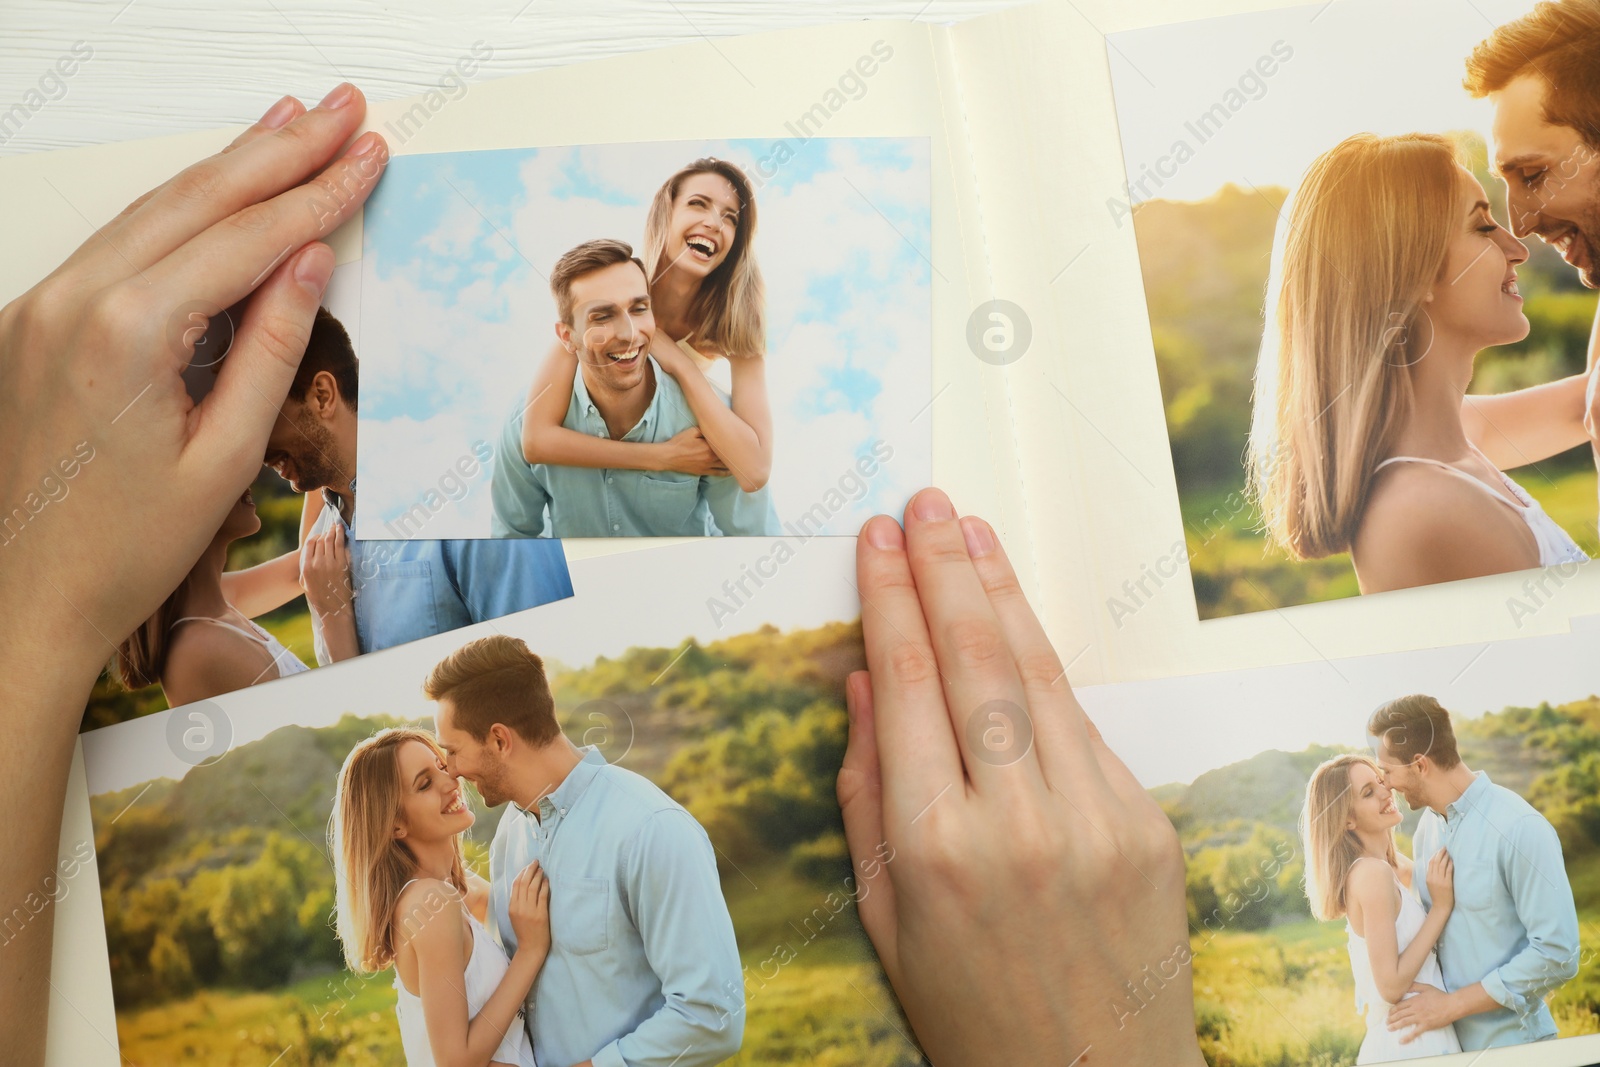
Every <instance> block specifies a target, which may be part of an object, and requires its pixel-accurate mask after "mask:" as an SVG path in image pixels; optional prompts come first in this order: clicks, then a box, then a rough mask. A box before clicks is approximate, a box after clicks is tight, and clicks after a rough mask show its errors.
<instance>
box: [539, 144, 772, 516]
mask: <svg viewBox="0 0 1600 1067" xmlns="http://www.w3.org/2000/svg"><path fill="white" fill-rule="evenodd" d="M755 233H756V201H755V192H754V190H753V189H752V188H751V186H750V181H749V179H748V178H746V177H745V174H744V171H742V170H740V169H739V167H738V166H736V165H735V164H733V163H730V162H728V161H727V160H722V159H712V158H709V157H708V158H704V159H697V160H695V161H694V162H692V163H690V164H688V165H687V166H685V167H683V168H682V169H680V170H679V171H678V172H677V173H675V174H673V175H672V177H670V178H668V179H667V180H666V182H665V183H664V184H663V185H662V186H661V188H660V189H658V190H657V191H656V194H655V196H654V198H653V199H652V200H651V202H650V210H649V214H648V216H647V217H646V219H645V232H644V241H643V254H642V259H643V262H644V266H645V272H646V273H647V275H648V276H649V282H650V306H651V311H652V312H653V313H654V315H655V321H656V326H657V333H656V337H655V339H654V340H653V342H651V343H650V344H649V346H648V347H649V351H648V353H647V354H648V355H649V357H650V358H652V359H654V360H655V361H656V362H657V363H658V364H659V365H660V366H661V369H662V370H664V371H666V372H667V373H668V374H670V375H672V376H673V378H674V379H675V380H676V381H677V383H678V386H679V388H681V389H682V390H683V394H684V397H685V398H686V399H687V400H688V402H689V407H690V409H691V410H692V411H693V414H694V417H695V421H696V422H698V423H699V428H698V429H690V430H685V431H683V432H682V433H681V434H679V435H677V436H676V437H674V438H672V439H671V440H670V441H666V442H661V443H646V442H632V441H626V442H625V441H615V440H609V439H606V438H600V437H592V436H589V435H587V434H583V433H579V432H578V431H576V430H571V429H567V428H565V427H563V426H562V425H561V423H562V420H563V419H564V418H565V417H566V414H567V408H568V406H569V405H570V404H571V403H572V382H573V378H574V376H575V375H576V373H577V369H578V357H577V354H576V352H574V351H572V350H570V349H568V348H566V347H564V346H562V345H560V344H557V345H555V346H554V347H553V348H552V349H551V350H550V354H549V356H548V357H546V359H545V361H544V364H543V366H541V367H540V369H539V373H538V375H537V376H535V378H534V381H533V384H532V386H530V387H529V391H528V400H527V407H526V408H525V411H526V415H525V416H524V419H523V425H522V454H523V458H524V459H525V460H527V462H528V463H530V464H539V463H543V464H553V465H557V466H564V467H612V468H620V469H624V470H646V471H651V470H656V471H660V470H670V471H678V472H681V473H684V474H698V475H722V474H727V475H732V477H733V478H734V479H735V480H736V481H737V482H738V483H739V488H741V489H743V490H744V491H745V492H746V493H753V492H755V491H756V490H758V489H761V488H762V487H764V486H765V485H766V484H767V478H768V475H769V474H770V473H771V471H772V410H771V407H770V405H769V404H768V402H767V384H766V327H765V315H766V289H765V286H764V284H763V282H762V280H761V269H760V267H759V266H757V264H756V258H755V250H754V248H753V247H752V242H753V241H754V239H755ZM580 347H581V346H580ZM644 355H646V353H643V352H633V353H629V354H626V358H627V359H640V358H643V356H644ZM718 359H725V360H727V362H728V369H729V376H730V385H731V387H732V398H731V402H730V401H729V400H724V398H723V396H722V394H721V393H720V391H719V390H718V389H717V388H716V387H714V386H713V385H712V384H711V382H710V380H709V379H708V378H707V377H706V373H705V372H706V370H708V369H709V368H710V367H712V366H714V365H715V363H716V361H717V360H718ZM730 405H731V406H730Z"/></svg>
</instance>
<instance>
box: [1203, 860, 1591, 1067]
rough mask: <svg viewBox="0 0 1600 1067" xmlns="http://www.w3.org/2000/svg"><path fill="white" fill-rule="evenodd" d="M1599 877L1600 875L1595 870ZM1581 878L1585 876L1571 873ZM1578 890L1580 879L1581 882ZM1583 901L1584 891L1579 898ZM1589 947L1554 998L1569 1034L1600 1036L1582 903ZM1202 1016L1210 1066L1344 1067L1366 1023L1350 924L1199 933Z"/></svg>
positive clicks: (1588, 920)
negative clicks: (1359, 1006) (1358, 1004)
mask: <svg viewBox="0 0 1600 1067" xmlns="http://www.w3.org/2000/svg"><path fill="white" fill-rule="evenodd" d="M1591 873H1593V872H1591ZM1573 878H1574V882H1575V883H1577V881H1578V880H1579V872H1578V871H1574V872H1573ZM1574 888H1576V884H1575V887H1574ZM1580 898H1581V894H1580ZM1579 919H1580V922H1581V923H1582V928H1583V941H1584V945H1585V947H1586V949H1588V951H1586V952H1585V953H1584V954H1583V959H1582V963H1581V964H1580V966H1579V971H1578V976H1577V977H1576V978H1574V979H1573V980H1572V981H1571V982H1568V983H1567V984H1566V985H1564V986H1562V987H1561V989H1560V990H1558V991H1557V992H1556V994H1555V996H1554V997H1553V998H1552V999H1551V1001H1550V1010H1551V1014H1552V1015H1554V1016H1555V1020H1556V1026H1557V1027H1558V1028H1559V1030H1560V1035H1561V1036H1562V1037H1576V1036H1578V1035H1580V1034H1593V1033H1600V961H1597V959H1596V958H1595V953H1594V952H1593V949H1592V946H1593V944H1594V940H1593V939H1594V938H1595V936H1596V935H1597V934H1600V925H1597V923H1600V908H1587V909H1580V912H1579ZM1193 945H1194V950H1195V957H1194V993H1195V1019H1196V1026H1197V1029H1198V1030H1199V1033H1200V1044H1201V1049H1202V1050H1203V1051H1204V1052H1205V1056H1206V1062H1207V1063H1209V1064H1211V1067H1345V1065H1347V1064H1353V1063H1354V1062H1355V1060H1356V1054H1357V1053H1358V1052H1359V1051H1360V1048H1361V1037H1362V1035H1363V1034H1364V1033H1365V1030H1366V1026H1365V1023H1364V1022H1363V1020H1362V1019H1361V1017H1360V1016H1358V1015H1357V1014H1356V1011H1355V984H1354V981H1353V979H1352V978H1351V976H1350V956H1349V952H1348V950H1347V948H1346V937H1345V929H1344V924H1343V923H1319V922H1317V921H1315V920H1310V919H1308V920H1305V921H1303V922H1298V923H1293V924H1289V925H1284V926H1278V927H1273V928H1272V929H1270V930H1265V931H1260V932H1254V933H1246V932H1231V931H1224V932H1222V933H1219V934H1217V935H1216V937H1215V939H1214V940H1212V941H1211V942H1210V944H1206V943H1205V938H1203V937H1197V938H1194V939H1193Z"/></svg>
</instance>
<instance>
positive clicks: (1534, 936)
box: [1300, 695, 1580, 1064]
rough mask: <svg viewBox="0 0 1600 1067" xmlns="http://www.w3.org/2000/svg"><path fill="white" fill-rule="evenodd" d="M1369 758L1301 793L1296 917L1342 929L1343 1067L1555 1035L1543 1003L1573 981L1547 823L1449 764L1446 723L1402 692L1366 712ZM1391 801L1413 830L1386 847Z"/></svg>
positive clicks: (1571, 916) (1570, 916)
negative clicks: (1351, 1059)
mask: <svg viewBox="0 0 1600 1067" xmlns="http://www.w3.org/2000/svg"><path fill="white" fill-rule="evenodd" d="M1368 729H1369V732H1370V733H1371V735H1372V737H1373V739H1374V749H1373V754H1371V755H1368V754H1365V753H1358V754H1346V755H1340V756H1335V757H1333V758H1332V759H1329V760H1327V761H1326V762H1324V763H1322V764H1321V765H1319V766H1318V767H1317V768H1316V770H1315V771H1313V772H1312V774H1311V780H1310V782H1309V784H1308V785H1307V786H1306V792H1305V807H1304V812H1303V814H1302V817H1301V822H1300V833H1301V839H1302V843H1303V846H1304V849H1305V891H1306V896H1307V899H1308V900H1309V903H1310V909H1311V914H1312V915H1313V916H1314V917H1316V918H1317V919H1319V920H1321V921H1323V922H1332V921H1337V920H1339V919H1344V920H1345V929H1346V931H1347V933H1348V947H1349V963H1350V968H1351V971H1352V974H1353V977H1354V982H1355V999H1356V1010H1357V1012H1358V1013H1360V1014H1363V1015H1364V1016H1365V1021H1366V1033H1365V1036H1364V1037H1363V1038H1362V1041H1361V1046H1360V1052H1359V1055H1358V1057H1357V1059H1356V1063H1358V1064H1366V1063H1386V1062H1389V1061H1391V1060H1402V1059H1416V1058H1420V1057H1424V1056H1442V1055H1445V1054H1447V1053H1452V1052H1462V1051H1469V1052H1470V1051H1476V1050H1479V1049H1487V1048H1495V1047H1499V1046H1502V1045H1520V1044H1525V1043H1527V1042H1530V1041H1547V1040H1550V1039H1551V1038H1554V1037H1556V1036H1557V1032H1558V1031H1557V1028H1556V1024H1555V1020H1554V1019H1553V1018H1552V1016H1551V1013H1550V1008H1549V1006H1548V1005H1547V1003H1546V1000H1547V999H1548V997H1549V996H1550V995H1551V994H1552V993H1554V992H1556V991H1557V990H1558V989H1559V988H1560V987H1561V986H1562V985H1563V984H1565V983H1566V982H1567V981H1569V980H1570V979H1572V978H1573V977H1575V976H1576V975H1577V973H1578V962H1579V957H1580V949H1579V943H1578V912H1577V905H1576V904H1575V903H1574V900H1573V893H1572V886H1571V883H1570V882H1569V881H1568V877H1567V869H1566V866H1565V863H1564V862H1563V858H1562V850H1561V839H1560V836H1559V835H1558V834H1557V832H1556V829H1555V827H1554V826H1552V825H1551V823H1550V821H1549V820H1548V819H1546V818H1545V817H1544V816H1543V815H1542V814H1540V813H1539V811H1538V810H1537V809H1535V808H1534V807H1533V805H1531V804H1529V803H1528V801H1527V800H1525V799H1524V798H1523V797H1521V796H1519V795H1518V794H1517V793H1515V792H1513V791H1512V790H1510V789H1508V788H1506V787H1505V786H1503V785H1498V784H1496V783H1495V782H1492V781H1491V780H1490V779H1489V776H1488V774H1487V773H1485V772H1484V771H1481V770H1480V771H1474V770H1472V769H1471V768H1470V767H1468V766H1467V764H1466V763H1465V762H1463V761H1462V759H1461V755H1460V752H1459V750H1458V748H1457V745H1456V737H1455V731H1454V730H1453V728H1452V724H1451V719H1450V713H1449V712H1448V711H1446V710H1445V709H1444V708H1443V707H1442V706H1441V705H1440V704H1439V702H1438V701H1437V700H1435V699H1434V698H1433V697H1429V696H1423V695H1413V696H1407V697H1401V698H1399V699H1397V700H1393V701H1390V702H1389V703H1387V704H1384V705H1383V706H1382V707H1380V708H1378V709H1377V711H1375V712H1374V713H1373V715H1372V718H1371V720H1370V722H1369V724H1368ZM1397 795H1398V796H1399V797H1403V798H1404V799H1405V802H1406V804H1407V806H1408V807H1409V808H1410V809H1411V810H1412V811H1413V812H1420V813H1421V819H1420V821H1419V822H1418V823H1417V826H1416V829H1415V831H1414V833H1413V834H1412V835H1411V848H1410V854H1409V855H1408V854H1407V852H1406V850H1405V849H1403V848H1401V847H1397V845H1396V841H1395V831H1396V828H1397V827H1398V826H1399V825H1400V823H1401V821H1402V819H1403V818H1404V816H1403V815H1402V813H1401V811H1400V808H1399V806H1398V804H1397V802H1396V796H1397Z"/></svg>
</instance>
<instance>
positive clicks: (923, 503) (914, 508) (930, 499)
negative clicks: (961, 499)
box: [911, 489, 956, 522]
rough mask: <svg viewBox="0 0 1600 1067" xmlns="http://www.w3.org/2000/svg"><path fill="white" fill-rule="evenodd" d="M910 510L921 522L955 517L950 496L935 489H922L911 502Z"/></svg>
mask: <svg viewBox="0 0 1600 1067" xmlns="http://www.w3.org/2000/svg"><path fill="white" fill-rule="evenodd" d="M911 512H912V514H914V515H915V516H916V517H917V518H919V519H921V520H922V521H923V522H946V521H948V520H950V519H953V518H955V517H956V509H955V508H953V507H951V506H950V498H949V497H947V496H945V495H944V494H943V493H941V492H940V491H939V490H937V489H924V490H923V491H922V492H920V493H918V494H917V498H916V499H915V500H913V501H912V502H911Z"/></svg>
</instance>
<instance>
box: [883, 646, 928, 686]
mask: <svg viewBox="0 0 1600 1067" xmlns="http://www.w3.org/2000/svg"><path fill="white" fill-rule="evenodd" d="M888 666H889V677H890V678H891V679H892V680H893V681H894V682H895V683H896V684H897V685H901V686H916V685H922V684H924V683H925V682H928V681H929V680H931V679H932V678H933V675H934V667H933V657H932V656H931V655H929V654H928V653H927V652H926V651H924V650H923V649H920V648H918V647H917V646H916V645H914V644H912V643H911V642H910V641H902V642H901V643H900V644H898V645H896V646H895V647H894V648H892V649H890V650H889V664H888Z"/></svg>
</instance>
